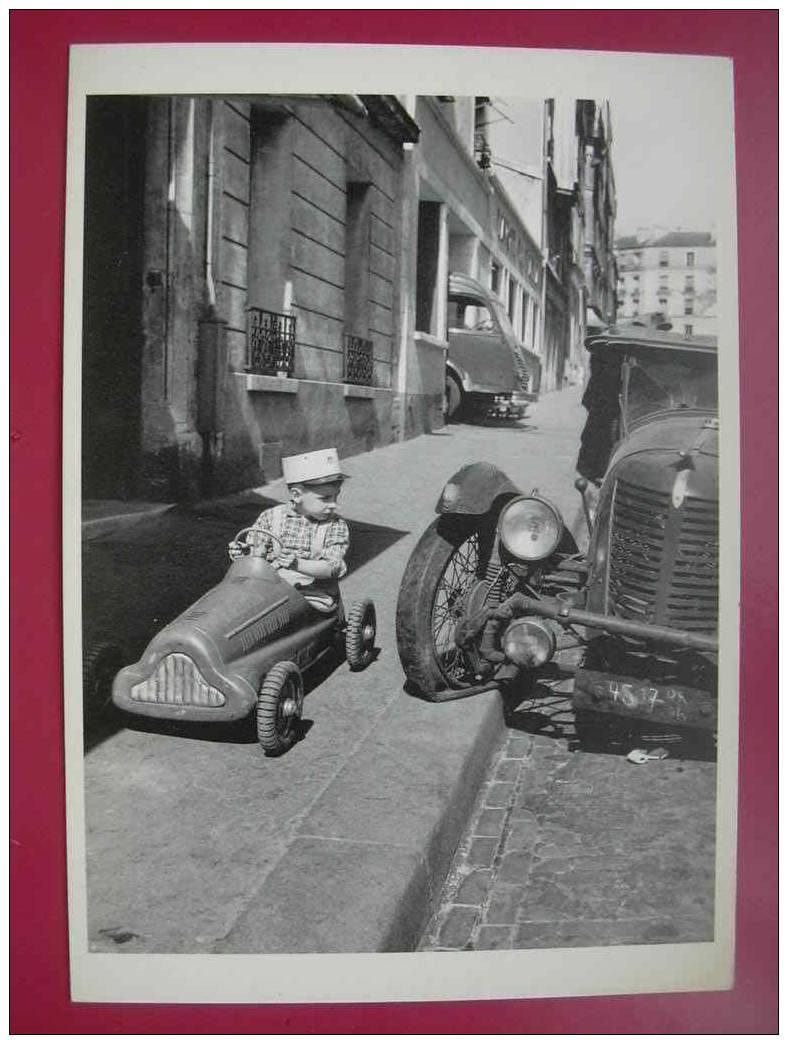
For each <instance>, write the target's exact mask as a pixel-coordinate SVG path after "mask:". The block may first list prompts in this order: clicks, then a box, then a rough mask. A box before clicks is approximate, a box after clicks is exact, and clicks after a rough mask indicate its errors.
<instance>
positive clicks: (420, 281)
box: [416, 201, 441, 335]
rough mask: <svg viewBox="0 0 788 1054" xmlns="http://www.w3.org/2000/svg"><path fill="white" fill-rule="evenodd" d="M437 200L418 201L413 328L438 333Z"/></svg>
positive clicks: (438, 218)
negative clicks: (414, 320) (414, 325)
mask: <svg viewBox="0 0 788 1054" xmlns="http://www.w3.org/2000/svg"><path fill="white" fill-rule="evenodd" d="M440 209H441V207H440V202H437V201H420V202H419V233H418V238H417V241H416V329H417V330H418V331H419V332H420V333H432V334H434V335H437V330H438V294H439V289H438V263H439V259H438V258H439V247H440Z"/></svg>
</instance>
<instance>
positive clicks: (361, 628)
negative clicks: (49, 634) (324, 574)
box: [112, 527, 376, 754]
mask: <svg viewBox="0 0 788 1054" xmlns="http://www.w3.org/2000/svg"><path fill="white" fill-rule="evenodd" d="M252 530H253V531H254V532H255V533H256V534H267V535H269V536H270V537H271V538H272V540H273V542H274V546H275V551H278V550H277V548H276V547H279V548H281V544H282V543H281V541H280V539H279V538H278V537H277V536H276V535H275V534H272V532H270V531H263V530H261V529H260V528H259V527H255V528H245V529H244V530H243V531H241V532H239V534H238V535H236V538H235V541H237V542H241V544H242V545H243V546H244V548H245V549H250V548H251V546H250V545H249V543H248V542H246V541H242V539H243V536H244V535H247V534H249V533H250V532H251V531H252ZM313 599H314V600H315V601H316V602H315V603H310V601H309V599H308V595H307V594H306V593H304V592H302V591H301V590H300V589H298V588H295V587H294V586H292V585H290V584H288V583H287V582H285V581H283V579H282V578H281V577H280V576H279V575H278V574H277V572H276V570H275V569H274V568H273V567H272V566H271V564H269V563H268V562H267V560H265V559H264V558H263V557H261V556H256V555H254V554H253V553H252V552H246V553H245V554H244V555H242V556H240V557H239V558H238V559H236V560H234V562H233V563H232V564H231V566H230V568H229V570H228V571H227V573H226V575H225V576H224V578H223V579H222V581H221V582H220V583H219V584H218V585H216V586H214V588H213V589H210V590H209V591H208V592H207V593H205V594H204V595H203V596H202V597H200V599H199V600H197V601H196V602H195V603H194V604H192V605H191V607H189V608H188V609H187V610H186V611H184V612H183V613H182V614H181V615H179V616H178V617H177V618H176V619H175V620H174V621H173V622H171V623H170V624H169V625H168V626H165V628H164V629H162V630H161V631H160V632H159V633H157V634H156V636H155V637H154V638H153V640H152V641H151V642H150V644H149V645H148V647H147V648H146V649H145V652H144V654H143V655H142V658H141V659H140V660H139V662H136V663H134V664H133V665H131V666H126V667H124V668H123V669H122V670H120V672H119V673H118V674H117V675H116V677H115V679H114V682H113V685H112V700H113V702H114V703H115V705H116V706H117V707H119V708H120V709H121V710H124V711H126V712H128V713H132V714H142V715H144V716H147V717H154V718H166V719H170V720H172V719H174V720H179V721H184V720H185V721H201V722H204V721H235V720H238V719H241V718H245V717H247V716H248V715H249V714H251V713H252V712H254V714H255V719H256V725H257V738H258V741H259V743H260V745H261V746H262V748H263V750H264V751H265V752H266V753H267V754H281V753H282V752H283V751H285V750H286V749H287V748H288V747H290V746H291V745H292V744H293V742H294V741H295V739H296V736H297V733H298V720H299V717H300V716H301V712H302V709H303V701H304V685H303V676H302V675H303V672H304V671H305V670H306V669H308V668H309V667H311V666H314V665H315V663H317V662H318V661H319V660H320V659H322V658H323V657H324V656H326V655H327V654H329V653H330V652H331V651H332V650H334V649H335V648H336V646H337V644H338V643H340V642H341V641H344V647H345V654H346V656H347V660H348V663H349V665H350V668H351V670H361V669H364V668H365V667H366V666H367V665H368V664H369V662H370V660H371V658H372V655H373V648H374V644H375V626H376V622H375V607H374V605H373V603H372V601H371V600H362V601H359V602H358V603H356V604H354V605H353V607H352V608H351V609H350V611H349V613H348V615H347V617H345V612H344V608H343V604H342V598H341V596H340V595H339V591H338V589H337V590H336V591H335V596H328V595H326V594H325V593H323V594H319V595H318V596H316V597H315V598H313ZM332 601H333V602H332ZM321 602H322V603H321ZM319 604H320V606H318V605H319Z"/></svg>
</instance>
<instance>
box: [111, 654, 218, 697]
mask: <svg viewBox="0 0 788 1054" xmlns="http://www.w3.org/2000/svg"><path fill="white" fill-rule="evenodd" d="M131 698H132V699H136V700H137V701H138V702H140V703H174V704H176V705H178V706H224V702H225V698H224V693H223V692H220V691H219V689H218V688H214V687H213V686H212V685H210V684H208V682H207V681H206V680H205V678H204V677H203V675H202V674H201V673H200V671H199V670H198V669H197V665H196V663H195V662H194V660H193V659H190V658H189V656H188V655H182V654H180V653H179V652H174V653H173V654H172V655H165V657H164V658H163V659H162V660H161V662H160V663H159V665H158V666H157V667H156V670H155V671H154V673H153V675H152V676H151V677H149V678H148V679H147V681H141V682H140V683H139V684H135V685H134V687H133V688H132V689H131Z"/></svg>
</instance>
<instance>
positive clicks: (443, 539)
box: [396, 516, 492, 700]
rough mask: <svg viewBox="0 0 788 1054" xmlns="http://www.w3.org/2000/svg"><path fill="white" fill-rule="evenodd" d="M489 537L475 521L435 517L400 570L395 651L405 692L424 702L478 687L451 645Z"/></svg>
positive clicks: (484, 557)
mask: <svg viewBox="0 0 788 1054" xmlns="http://www.w3.org/2000/svg"><path fill="white" fill-rule="evenodd" d="M491 538H492V535H491V532H490V530H489V525H488V524H486V522H485V521H484V520H483V519H482V518H480V517H476V516H457V517H451V518H450V517H439V518H438V519H436V520H435V521H434V522H433V523H431V524H430V526H429V527H428V528H427V530H426V531H425V532H424V534H423V535H422V536H421V539H420V540H419V543H418V545H417V546H416V548H415V549H414V550H413V552H412V554H411V557H410V560H409V561H408V564H407V566H406V568H405V574H404V575H403V577H402V583H401V585H400V589H399V597H398V599H397V620H396V630H397V650H398V651H399V657H400V661H401V663H402V667H403V669H404V671H405V675H406V677H407V681H408V687H409V688H410V690H411V691H413V692H415V693H416V694H417V695H420V696H421V697H422V698H424V699H430V700H435V699H437V698H438V697H439V696H440V695H441V694H442V693H444V692H446V691H452V690H455V691H456V690H460V691H461V690H462V689H464V688H472V687H474V686H475V685H476V684H477V683H478V682H477V680H476V677H475V675H474V671H473V668H472V667H471V665H470V663H469V661H468V658H467V656H466V655H465V653H463V652H462V651H461V650H460V649H459V648H458V647H457V645H456V644H455V642H454V630H455V628H456V626H457V622H458V621H459V619H460V618H461V617H462V615H463V614H464V613H465V610H466V604H467V602H468V599H469V597H470V595H471V592H472V591H473V589H474V588H475V587H477V586H479V585H480V584H481V583H482V582H483V581H484V572H485V569H486V565H487V561H488V558H489V548H490V543H491Z"/></svg>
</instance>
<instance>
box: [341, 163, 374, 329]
mask: <svg viewBox="0 0 788 1054" xmlns="http://www.w3.org/2000/svg"><path fill="white" fill-rule="evenodd" d="M346 190H347V212H346V216H345V327H346V329H347V332H348V333H351V334H352V335H353V336H355V337H368V336H369V291H370V290H369V285H370V278H369V255H370V204H371V195H370V193H369V191H370V184H369V183H348V184H347V186H346Z"/></svg>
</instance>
